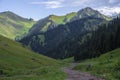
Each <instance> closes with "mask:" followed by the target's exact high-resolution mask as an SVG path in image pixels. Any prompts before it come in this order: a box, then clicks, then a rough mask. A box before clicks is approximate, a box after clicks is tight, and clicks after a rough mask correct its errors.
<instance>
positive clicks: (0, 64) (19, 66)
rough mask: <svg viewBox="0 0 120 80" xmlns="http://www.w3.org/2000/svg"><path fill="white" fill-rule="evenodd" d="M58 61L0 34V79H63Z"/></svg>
mask: <svg viewBox="0 0 120 80" xmlns="http://www.w3.org/2000/svg"><path fill="white" fill-rule="evenodd" d="M59 66H60V65H59V61H56V60H54V59H51V58H48V57H45V56H42V55H39V54H37V53H34V52H32V51H31V50H29V49H28V48H26V47H25V46H23V45H21V44H20V43H17V42H14V41H12V40H9V39H7V38H5V37H2V36H0V80H53V79H54V80H63V78H64V77H65V75H64V73H63V72H61V71H60V70H59V69H58V67H59Z"/></svg>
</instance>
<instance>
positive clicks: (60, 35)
mask: <svg viewBox="0 0 120 80" xmlns="http://www.w3.org/2000/svg"><path fill="white" fill-rule="evenodd" d="M43 4H44V3H43ZM119 34H120V16H119V14H118V15H116V16H113V17H110V16H107V15H105V14H102V13H101V12H100V11H98V10H95V9H93V8H91V7H85V8H82V9H80V10H79V11H77V12H70V13H67V14H65V15H62V16H58V15H54V14H52V15H49V16H47V17H45V18H42V19H40V20H37V21H35V20H34V19H32V18H24V17H21V16H19V15H17V14H15V13H13V12H11V11H5V12H1V13H0V80H120V76H119V74H120V62H119V61H120V35H119Z"/></svg>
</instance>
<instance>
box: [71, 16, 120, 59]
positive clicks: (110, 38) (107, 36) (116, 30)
mask: <svg viewBox="0 0 120 80" xmlns="http://www.w3.org/2000/svg"><path fill="white" fill-rule="evenodd" d="M99 27H100V28H98V30H96V31H94V32H91V33H89V34H91V35H92V36H91V38H89V39H87V41H86V42H84V43H83V44H81V45H79V44H78V43H77V42H79V41H81V38H77V39H76V40H74V41H73V43H72V44H74V45H75V46H77V47H75V46H74V48H77V49H75V51H76V53H75V54H74V58H75V60H76V61H77V60H83V59H86V58H93V57H98V56H100V55H101V54H103V53H106V52H108V51H111V50H114V49H116V48H119V47H120V35H119V34H120V17H118V18H115V19H113V20H112V21H110V22H109V23H108V24H107V25H106V24H104V25H100V26H99ZM78 49H79V50H78Z"/></svg>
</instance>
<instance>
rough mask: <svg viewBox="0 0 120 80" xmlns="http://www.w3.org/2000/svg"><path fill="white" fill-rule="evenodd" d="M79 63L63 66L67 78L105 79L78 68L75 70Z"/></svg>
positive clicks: (79, 79) (75, 79) (69, 79)
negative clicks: (80, 70)
mask: <svg viewBox="0 0 120 80" xmlns="http://www.w3.org/2000/svg"><path fill="white" fill-rule="evenodd" d="M77 64H78V63H72V64H71V66H70V67H65V68H62V70H63V71H64V72H65V73H66V74H67V75H68V77H67V79H65V80H104V79H100V78H97V77H95V76H93V75H92V74H89V73H83V72H79V71H77V70H73V68H74V67H75V66H76V65H77Z"/></svg>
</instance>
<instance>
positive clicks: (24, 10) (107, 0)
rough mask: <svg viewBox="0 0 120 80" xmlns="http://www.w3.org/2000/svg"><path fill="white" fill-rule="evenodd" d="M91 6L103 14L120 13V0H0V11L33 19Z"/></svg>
mask: <svg viewBox="0 0 120 80" xmlns="http://www.w3.org/2000/svg"><path fill="white" fill-rule="evenodd" d="M85 7H91V8H93V9H96V10H98V11H100V12H101V13H103V14H105V15H109V16H110V15H114V14H117V13H120V0H0V12H4V11H12V12H14V13H16V14H18V15H20V16H23V17H26V18H30V17H32V18H33V19H35V20H38V19H41V18H44V17H46V16H48V15H50V14H55V15H64V14H66V13H70V12H76V11H78V10H80V9H82V8H85Z"/></svg>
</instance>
